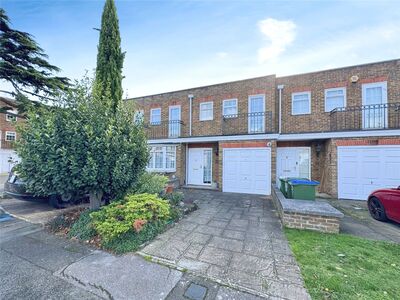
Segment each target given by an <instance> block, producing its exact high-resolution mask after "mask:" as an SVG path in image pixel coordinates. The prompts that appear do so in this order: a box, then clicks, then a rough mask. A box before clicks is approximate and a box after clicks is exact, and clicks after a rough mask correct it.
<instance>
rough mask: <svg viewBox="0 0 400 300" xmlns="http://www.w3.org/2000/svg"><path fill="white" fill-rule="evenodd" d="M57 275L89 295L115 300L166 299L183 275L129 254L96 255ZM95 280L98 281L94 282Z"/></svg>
mask: <svg viewBox="0 0 400 300" xmlns="http://www.w3.org/2000/svg"><path fill="white" fill-rule="evenodd" d="M58 275H59V276H60V277H61V278H64V279H66V280H68V281H70V282H71V283H74V284H77V285H80V286H83V287H84V288H85V289H87V290H88V291H90V292H92V293H94V294H96V295H98V296H101V297H105V298H112V299H143V300H154V299H164V298H166V297H167V295H168V294H169V293H170V291H171V290H172V289H173V288H174V286H175V285H176V284H177V283H178V281H179V280H180V279H181V277H182V273H181V272H179V271H176V270H172V269H169V268H167V267H165V266H161V265H158V264H155V263H151V262H148V261H146V260H144V259H143V258H141V257H139V256H137V255H133V254H129V255H124V256H119V257H117V256H114V255H111V254H108V253H105V252H101V251H96V252H95V253H93V254H91V255H89V256H87V257H85V258H83V259H81V260H79V261H77V262H75V263H73V264H71V265H69V266H68V267H66V268H65V269H63V270H61V271H60V272H59V273H58ZM94 279H95V280H94Z"/></svg>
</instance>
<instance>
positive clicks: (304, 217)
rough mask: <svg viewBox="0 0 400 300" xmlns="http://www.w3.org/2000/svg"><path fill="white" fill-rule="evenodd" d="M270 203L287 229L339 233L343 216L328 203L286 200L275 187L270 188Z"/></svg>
mask: <svg viewBox="0 0 400 300" xmlns="http://www.w3.org/2000/svg"><path fill="white" fill-rule="evenodd" d="M272 201H273V203H274V205H275V207H276V209H277V210H278V213H279V217H280V219H281V220H282V223H283V225H285V226H287V227H289V228H297V229H310V230H316V231H320V232H329V233H338V232H339V227H340V219H341V218H343V214H342V213H341V212H340V211H338V210H337V209H336V208H334V207H333V206H331V205H330V204H329V203H325V202H318V201H308V200H297V199H286V198H285V197H284V196H283V194H282V193H281V191H280V190H278V189H277V188H276V187H273V188H272Z"/></svg>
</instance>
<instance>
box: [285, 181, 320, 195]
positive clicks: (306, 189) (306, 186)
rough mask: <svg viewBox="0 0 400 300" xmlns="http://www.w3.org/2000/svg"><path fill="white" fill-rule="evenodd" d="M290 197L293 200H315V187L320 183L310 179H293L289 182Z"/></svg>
mask: <svg viewBox="0 0 400 300" xmlns="http://www.w3.org/2000/svg"><path fill="white" fill-rule="evenodd" d="M288 184H289V188H288V189H289V193H288V194H289V196H291V197H290V198H292V199H301V200H315V187H316V186H317V185H319V182H318V181H315V180H308V179H292V180H289V181H288Z"/></svg>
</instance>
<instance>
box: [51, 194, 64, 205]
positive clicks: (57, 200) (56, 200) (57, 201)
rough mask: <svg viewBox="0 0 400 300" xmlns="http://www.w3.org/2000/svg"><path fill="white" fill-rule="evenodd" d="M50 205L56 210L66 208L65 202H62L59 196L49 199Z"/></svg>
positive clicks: (52, 196)
mask: <svg viewBox="0 0 400 300" xmlns="http://www.w3.org/2000/svg"><path fill="white" fill-rule="evenodd" d="M49 204H50V205H51V206H52V207H54V208H64V204H65V202H63V201H62V200H61V197H60V196H58V195H51V196H50V198H49Z"/></svg>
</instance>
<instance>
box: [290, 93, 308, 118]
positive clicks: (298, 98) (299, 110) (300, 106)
mask: <svg viewBox="0 0 400 300" xmlns="http://www.w3.org/2000/svg"><path fill="white" fill-rule="evenodd" d="M310 113H311V92H301V93H293V94H292V115H306V114H310Z"/></svg>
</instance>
